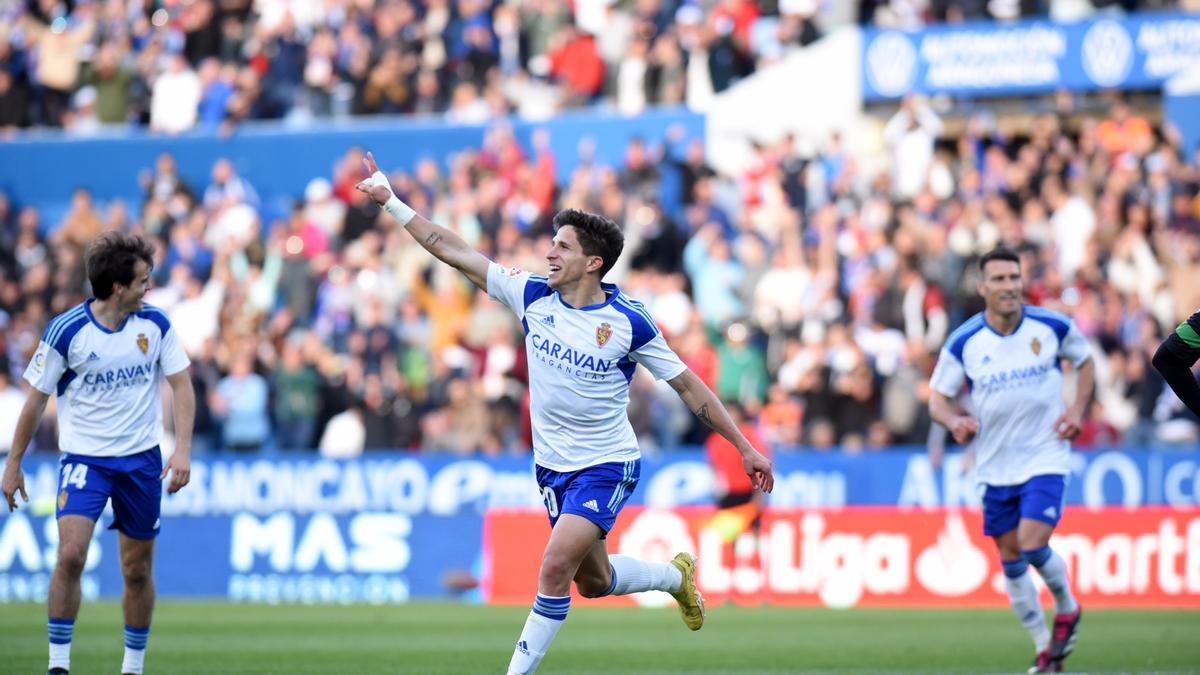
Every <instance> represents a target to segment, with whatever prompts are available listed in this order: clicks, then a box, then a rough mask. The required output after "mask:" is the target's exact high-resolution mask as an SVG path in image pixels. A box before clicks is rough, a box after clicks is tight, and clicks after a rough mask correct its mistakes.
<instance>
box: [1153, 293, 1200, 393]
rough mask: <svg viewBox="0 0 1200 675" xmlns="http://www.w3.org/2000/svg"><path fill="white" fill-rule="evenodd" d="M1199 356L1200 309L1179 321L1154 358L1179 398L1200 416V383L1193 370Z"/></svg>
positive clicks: (1155, 365)
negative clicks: (1181, 321) (1184, 319)
mask: <svg viewBox="0 0 1200 675" xmlns="http://www.w3.org/2000/svg"><path fill="white" fill-rule="evenodd" d="M1197 359H1200V312H1196V313H1195V314H1193V315H1191V316H1190V317H1188V319H1187V321H1184V322H1183V323H1181V324H1179V326H1177V327H1176V328H1175V331H1174V332H1172V333H1171V334H1170V335H1168V336H1167V339H1166V340H1163V343H1162V344H1161V345H1159V346H1158V351H1156V352H1154V359H1153V360H1152V361H1151V363H1153V364H1154V368H1155V369H1156V370H1157V371H1158V372H1160V373H1162V376H1163V379H1164V380H1166V381H1167V384H1168V385H1170V386H1171V389H1172V390H1173V391H1174V392H1175V395H1176V396H1178V397H1179V400H1180V401H1183V404H1184V405H1186V406H1187V407H1188V410H1191V411H1192V414H1194V415H1197V416H1200V383H1197V382H1196V374H1195V373H1193V372H1192V366H1194V365H1196V360H1197Z"/></svg>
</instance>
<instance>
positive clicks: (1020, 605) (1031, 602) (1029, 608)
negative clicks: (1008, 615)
mask: <svg viewBox="0 0 1200 675" xmlns="http://www.w3.org/2000/svg"><path fill="white" fill-rule="evenodd" d="M1001 564H1002V565H1003V566H1004V587H1005V589H1007V590H1008V600H1009V602H1010V603H1012V608H1013V613H1015V614H1016V615H1017V619H1018V620H1020V622H1021V625H1022V626H1024V627H1025V630H1027V631H1029V636H1030V637H1031V638H1033V646H1034V651H1037V652H1042V651H1044V650H1045V649H1046V648H1047V647H1049V646H1050V629H1049V628H1047V627H1046V615H1045V614H1044V613H1043V612H1042V605H1041V603H1039V602H1038V592H1037V587H1036V586H1034V585H1033V577H1031V576H1029V573H1028V572H1027V571H1026V570H1027V569H1028V567H1029V565H1028V564H1027V563H1026V562H1025V561H1024V560H1002V561H1001Z"/></svg>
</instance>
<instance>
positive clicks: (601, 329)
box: [596, 321, 612, 347]
mask: <svg viewBox="0 0 1200 675" xmlns="http://www.w3.org/2000/svg"><path fill="white" fill-rule="evenodd" d="M610 337H612V326H610V325H609V323H608V322H607V321H605V322H604V323H602V324H600V325H599V326H597V327H596V344H598V345H600V346H601V347H603V346H604V343H606V342H608V338H610Z"/></svg>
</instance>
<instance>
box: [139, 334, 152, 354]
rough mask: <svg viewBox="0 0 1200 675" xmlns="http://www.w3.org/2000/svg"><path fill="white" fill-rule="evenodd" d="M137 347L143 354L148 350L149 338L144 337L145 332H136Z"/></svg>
mask: <svg viewBox="0 0 1200 675" xmlns="http://www.w3.org/2000/svg"><path fill="white" fill-rule="evenodd" d="M138 349H140V350H142V353H143V354H145V353H146V352H148V351H149V350H150V338H148V337H146V334H145V333H138Z"/></svg>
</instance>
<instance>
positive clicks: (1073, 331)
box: [1058, 321, 1092, 366]
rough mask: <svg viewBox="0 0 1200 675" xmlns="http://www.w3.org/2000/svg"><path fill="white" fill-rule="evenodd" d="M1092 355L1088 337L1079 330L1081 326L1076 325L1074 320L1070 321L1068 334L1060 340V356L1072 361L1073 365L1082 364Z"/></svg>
mask: <svg viewBox="0 0 1200 675" xmlns="http://www.w3.org/2000/svg"><path fill="white" fill-rule="evenodd" d="M1091 355H1092V347H1091V345H1089V344H1088V341H1087V338H1085V337H1084V336H1083V333H1080V332H1079V327H1078V326H1076V325H1075V322H1074V321H1072V322H1070V323H1069V324H1068V326H1067V334H1066V335H1065V336H1063V339H1062V340H1060V341H1059V345H1058V357H1059V358H1060V359H1066V360H1068V361H1070V362H1071V365H1073V366H1080V365H1082V364H1083V362H1084V361H1087V360H1088V358H1089V357H1091Z"/></svg>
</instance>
